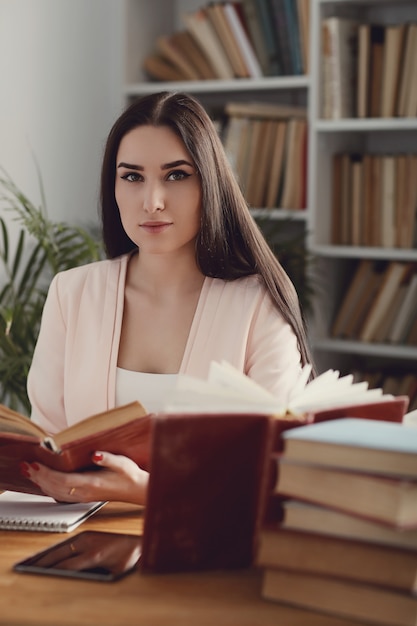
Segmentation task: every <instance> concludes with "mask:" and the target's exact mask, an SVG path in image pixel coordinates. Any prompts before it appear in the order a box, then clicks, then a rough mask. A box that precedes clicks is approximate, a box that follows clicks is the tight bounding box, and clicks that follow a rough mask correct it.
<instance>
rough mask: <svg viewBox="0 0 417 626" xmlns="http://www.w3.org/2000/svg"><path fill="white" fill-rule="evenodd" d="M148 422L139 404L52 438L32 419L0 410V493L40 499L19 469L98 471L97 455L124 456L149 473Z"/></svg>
mask: <svg viewBox="0 0 417 626" xmlns="http://www.w3.org/2000/svg"><path fill="white" fill-rule="evenodd" d="M151 426H152V419H151V416H150V415H148V414H147V412H146V410H145V409H144V407H143V406H142V405H141V404H140V403H139V402H132V403H130V404H126V405H124V406H120V407H117V408H115V409H111V410H109V411H105V412H104V413H98V414H97V415H93V416H91V417H88V418H87V419H85V420H83V421H81V422H78V423H77V424H74V425H72V426H70V427H68V428H66V429H65V430H63V431H61V432H59V433H57V434H55V435H53V436H51V435H49V434H48V433H47V432H45V431H44V430H43V428H41V427H40V426H38V425H37V424H35V423H34V422H32V421H31V420H30V419H28V418H27V417H25V416H24V415H21V414H20V413H17V412H16V411H12V410H11V409H8V408H7V407H6V406H4V405H0V490H1V489H2V490H11V491H21V492H27V493H35V494H41V491H40V489H39V488H38V487H37V486H36V485H35V484H34V483H32V482H31V481H30V480H29V479H27V478H24V477H23V476H21V474H20V472H19V463H20V462H21V461H26V462H28V463H31V462H33V461H38V462H40V463H43V464H45V465H47V466H48V467H52V468H53V469H56V470H59V471H65V472H71V471H75V470H82V469H87V468H89V467H90V468H91V467H96V466H94V464H93V463H92V461H91V456H92V454H93V453H94V452H95V451H96V450H106V451H108V452H113V453H114V454H124V455H126V456H129V457H130V458H132V459H134V461H135V462H136V463H138V465H140V466H141V467H143V468H145V469H147V468H148V466H149V456H150V434H151Z"/></svg>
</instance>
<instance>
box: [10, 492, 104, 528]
mask: <svg viewBox="0 0 417 626" xmlns="http://www.w3.org/2000/svg"><path fill="white" fill-rule="evenodd" d="M105 504H106V503H105V502H87V503H84V502H79V503H78V502H77V503H75V504H64V503H62V504H61V503H59V502H56V501H55V500H54V499H53V498H49V497H48V496H37V495H32V494H29V493H18V492H15V491H4V492H3V493H0V529H2V530H30V531H40V532H51V533H69V532H71V531H72V530H74V529H75V528H77V526H80V524H82V523H83V522H84V521H85V520H86V519H87V518H89V517H91V515H93V514H94V513H96V512H97V511H98V510H99V509H101V507H102V506H104V505H105Z"/></svg>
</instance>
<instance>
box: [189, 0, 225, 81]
mask: <svg viewBox="0 0 417 626" xmlns="http://www.w3.org/2000/svg"><path fill="white" fill-rule="evenodd" d="M183 23H184V26H185V28H186V30H188V32H189V33H190V34H191V35H192V36H193V37H194V39H195V40H196V41H197V43H198V44H199V46H200V48H201V49H202V50H203V51H204V53H205V55H206V57H207V59H208V60H209V62H210V65H211V66H212V67H213V69H214V71H215V72H216V77H217V78H222V79H226V80H230V79H233V78H234V77H235V74H234V70H233V67H232V65H231V63H230V61H229V58H228V56H227V54H226V52H225V50H224V48H223V46H222V44H221V41H220V39H219V37H218V35H217V32H216V31H215V29H214V27H213V24H212V22H211V20H210V18H209V16H208V13H207V10H206V9H205V8H204V7H202V8H200V9H197V11H189V12H186V13H185V14H184V15H183Z"/></svg>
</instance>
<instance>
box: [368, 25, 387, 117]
mask: <svg viewBox="0 0 417 626" xmlns="http://www.w3.org/2000/svg"><path fill="white" fill-rule="evenodd" d="M370 39H371V44H370V45H371V69H370V77H371V82H370V97H369V115H370V117H379V115H380V110H381V109H380V107H381V96H382V67H383V57H384V40H385V26H383V25H381V24H371V27H370Z"/></svg>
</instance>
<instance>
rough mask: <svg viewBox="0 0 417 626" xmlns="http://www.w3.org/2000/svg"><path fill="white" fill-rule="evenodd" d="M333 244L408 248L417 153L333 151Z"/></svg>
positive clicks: (416, 195)
mask: <svg viewBox="0 0 417 626" xmlns="http://www.w3.org/2000/svg"><path fill="white" fill-rule="evenodd" d="M332 170H333V171H332V207H331V215H332V243H334V244H343V245H356V246H358V245H365V246H379V247H385V248H394V247H397V248H412V247H413V237H414V231H415V227H416V214H415V206H416V203H417V155H416V154H412V153H398V154H370V153H350V152H349V153H335V154H334V155H333V159H332Z"/></svg>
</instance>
